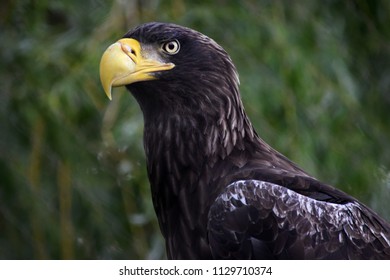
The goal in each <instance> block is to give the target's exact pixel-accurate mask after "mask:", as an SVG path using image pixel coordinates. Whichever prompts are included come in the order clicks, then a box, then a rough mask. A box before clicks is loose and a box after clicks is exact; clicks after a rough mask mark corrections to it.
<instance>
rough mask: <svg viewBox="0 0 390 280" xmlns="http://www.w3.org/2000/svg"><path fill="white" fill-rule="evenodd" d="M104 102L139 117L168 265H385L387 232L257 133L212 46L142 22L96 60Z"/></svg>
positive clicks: (179, 30) (227, 65)
mask: <svg viewBox="0 0 390 280" xmlns="http://www.w3.org/2000/svg"><path fill="white" fill-rule="evenodd" d="M100 79H101V82H102V86H103V89H104V91H105V93H106V95H107V96H108V97H109V98H110V99H111V91H112V88H113V87H118V86H125V87H126V88H127V89H128V90H129V91H130V92H131V94H132V95H133V96H134V98H135V100H136V101H137V103H138V104H139V107H140V109H141V111H142V114H143V119H144V150H145V154H146V165H147V173H148V178H149V182H150V186H151V194H152V200H153V205H154V208H155V212H156V215H157V218H158V222H159V226H160V229H161V232H162V234H163V236H164V238H165V244H166V251H167V257H168V258H169V259H390V224H389V223H388V222H387V221H385V220H384V219H383V218H381V217H380V216H379V215H378V214H376V213H375V212H374V211H373V210H371V209H370V208H368V207H367V206H365V205H364V204H362V203H361V202H359V201H358V200H357V199H355V198H354V197H352V196H350V195H348V194H346V193H344V192H342V191H341V190H338V189H336V188H334V187H332V186H330V185H328V184H325V183H323V182H321V181H319V180H317V179H316V178H314V177H312V176H311V175H309V174H308V173H307V172H305V171H304V170H303V169H301V168H300V167H298V166H297V165H296V164H295V163H293V162H292V161H290V160H289V159H287V158H286V157H285V156H283V155H282V154H281V153H279V152H277V151H276V150H274V149H273V148H272V147H271V146H270V145H268V144H267V143H266V142H265V141H264V140H262V139H261V138H260V136H259V135H258V134H257V133H256V131H255V129H254V127H253V125H252V124H251V122H250V120H249V118H248V116H247V114H246V113H245V110H244V107H243V103H242V101H241V97H240V92H239V78H238V74H237V71H236V68H235V66H234V64H233V62H232V60H231V58H230V57H229V55H228V54H227V53H226V51H225V50H224V49H223V48H222V47H221V46H220V45H218V44H217V43H216V42H215V41H214V40H213V39H211V38H209V37H207V36H206V35H203V34H202V33H200V32H198V31H195V30H192V29H190V28H187V27H183V26H179V25H176V24H171V23H159V22H151V23H145V24H141V25H139V26H137V27H135V28H134V29H132V30H130V31H128V32H127V33H126V34H125V35H124V36H123V38H122V39H120V40H119V41H117V42H116V43H114V44H112V45H111V46H109V47H108V48H107V50H106V51H105V52H104V53H103V55H102V58H101V61H100Z"/></svg>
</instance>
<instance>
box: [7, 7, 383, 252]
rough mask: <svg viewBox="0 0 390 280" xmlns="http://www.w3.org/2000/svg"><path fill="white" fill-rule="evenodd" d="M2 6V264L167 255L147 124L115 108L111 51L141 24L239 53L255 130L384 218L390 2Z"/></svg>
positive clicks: (125, 104)
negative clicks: (107, 66)
mask: <svg viewBox="0 0 390 280" xmlns="http://www.w3.org/2000/svg"><path fill="white" fill-rule="evenodd" d="M1 6H2V7H1V9H0V58H1V64H0V258H2V259H144V258H157V259H159V258H165V253H164V244H163V240H162V238H161V235H160V232H159V229H158V226H157V223H156V218H155V215H154V210H153V207H152V205H151V197H150V191H149V185H148V181H147V177H146V171H145V158H144V154H143V148H142V129H143V128H142V127H143V122H142V116H141V112H140V110H139V108H138V105H137V104H136V102H135V100H134V99H133V98H132V97H131V96H130V94H128V93H127V92H126V91H125V89H116V90H115V91H114V100H113V101H111V102H109V101H108V99H106V97H105V95H104V93H103V90H102V89H101V86H100V81H99V76H98V68H99V60H100V56H101V54H102V52H103V51H104V49H105V48H106V47H107V46H108V45H110V44H111V43H112V42H114V41H115V40H117V39H118V38H120V37H121V36H122V35H123V34H124V33H125V32H126V31H127V30H128V29H130V28H132V27H134V26H136V25H138V24H139V23H142V22H146V21H168V22H174V23H178V24H181V25H185V26H188V27H191V28H194V29H197V30H199V31H201V32H202V33H205V34H206V35H208V36H210V37H212V38H214V39H215V40H216V41H217V42H219V43H220V44H221V45H222V46H223V47H224V48H225V49H226V50H227V51H228V52H229V53H230V55H231V57H232V58H233V61H234V62H235V64H236V66H237V68H238V70H239V73H240V79H241V92H242V98H243V101H244V104H245V106H246V110H247V113H248V114H249V115H250V117H251V120H252V122H253V123H254V125H255V127H256V128H257V131H258V132H259V134H260V135H261V136H262V137H263V138H264V139H265V140H266V141H267V142H269V143H270V144H271V145H272V146H273V147H275V148H276V149H277V150H279V151H281V152H282V153H284V154H285V155H287V156H288V157H290V158H291V159H292V160H293V161H295V162H297V163H298V164H299V165H300V166H302V167H303V168H304V169H306V170H308V171H309V172H310V173H311V174H313V175H315V176H316V177H318V178H320V179H321V180H323V181H326V182H328V183H330V184H333V185H335V186H337V187H339V188H341V189H343V190H345V191H346V192H349V193H351V194H353V195H354V196H356V197H358V198H359V199H360V200H361V201H363V202H365V203H366V204H369V205H370V206H371V207H373V208H374V209H375V210H376V211H378V212H380V213H381V214H382V215H383V216H385V217H386V218H387V219H389V218H390V207H389V205H388V201H389V200H390V194H389V193H390V171H389V167H390V147H389V144H388V143H389V140H390V122H389V117H390V92H389V89H390V24H389V22H390V2H389V1H379V0H374V1H363V0H349V1H336V0H326V1H281V0H280V1H278V0H275V1H267V0H261V1H228V0H224V1H223V0H217V1H182V0H172V1H158V0H148V1H120V0H112V1H108V0H86V1H79V0H69V1H48V0H39V1H34V0H15V1H11V0H5V1H2V4H1Z"/></svg>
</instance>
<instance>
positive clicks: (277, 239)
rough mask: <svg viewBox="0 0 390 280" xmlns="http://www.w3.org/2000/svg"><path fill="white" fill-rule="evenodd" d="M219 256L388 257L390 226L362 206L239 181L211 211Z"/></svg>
mask: <svg viewBox="0 0 390 280" xmlns="http://www.w3.org/2000/svg"><path fill="white" fill-rule="evenodd" d="M208 238H209V243H210V247H211V251H212V254H213V257H215V258H268V259H290V258H291V259H297V258H299V259H390V229H389V226H388V225H387V224H386V223H385V222H383V221H382V220H381V219H380V218H379V216H377V215H376V214H375V213H374V212H372V211H371V210H369V209H368V208H366V207H365V206H364V205H362V204H360V203H358V202H356V201H351V202H348V203H343V204H337V203H330V202H326V201H320V200H316V199H313V198H310V197H307V196H305V195H302V194H299V193H296V192H294V191H292V190H290V189H287V188H285V187H282V186H280V185H277V184H272V183H268V182H264V181H258V180H244V181H236V182H234V183H232V184H230V185H229V186H228V187H227V188H226V189H225V191H224V192H223V193H222V194H220V195H219V197H218V198H217V199H216V201H215V202H214V204H213V205H212V207H211V208H210V212H209V221H208Z"/></svg>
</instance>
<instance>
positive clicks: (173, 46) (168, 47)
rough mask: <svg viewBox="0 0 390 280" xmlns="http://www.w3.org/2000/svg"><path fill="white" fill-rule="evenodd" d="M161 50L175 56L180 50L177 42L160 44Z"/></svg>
mask: <svg viewBox="0 0 390 280" xmlns="http://www.w3.org/2000/svg"><path fill="white" fill-rule="evenodd" d="M161 49H162V50H163V51H164V52H165V53H167V54H177V53H178V52H179V50H180V44H179V42H178V41H177V40H173V41H169V42H165V43H163V44H162V46H161Z"/></svg>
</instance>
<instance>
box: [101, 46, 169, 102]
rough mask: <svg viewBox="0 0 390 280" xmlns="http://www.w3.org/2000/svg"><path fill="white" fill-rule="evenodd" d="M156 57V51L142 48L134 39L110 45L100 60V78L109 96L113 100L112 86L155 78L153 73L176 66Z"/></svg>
mask: <svg viewBox="0 0 390 280" xmlns="http://www.w3.org/2000/svg"><path fill="white" fill-rule="evenodd" d="M156 57H158V55H156V53H151V52H148V51H145V50H142V48H141V44H140V43H139V42H138V41H137V40H134V39H121V40H119V41H118V42H116V43H114V44H112V45H111V46H109V47H108V48H107V50H106V51H105V52H104V53H103V56H102V59H101V61H100V80H101V82H102V85H103V89H104V91H105V93H106V95H107V97H108V98H109V99H110V100H111V89H112V87H119V86H124V85H129V84H131V83H135V82H141V81H148V80H154V79H156V77H155V76H154V74H153V73H155V72H159V71H165V70H170V69H172V68H173V67H175V65H174V64H173V63H165V62H163V61H159V60H157V59H156Z"/></svg>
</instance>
